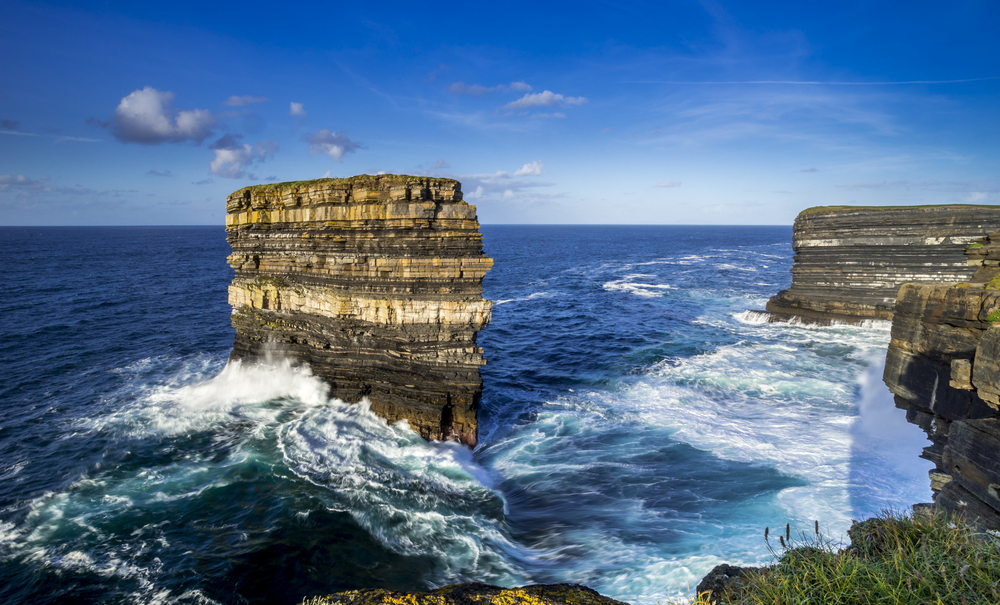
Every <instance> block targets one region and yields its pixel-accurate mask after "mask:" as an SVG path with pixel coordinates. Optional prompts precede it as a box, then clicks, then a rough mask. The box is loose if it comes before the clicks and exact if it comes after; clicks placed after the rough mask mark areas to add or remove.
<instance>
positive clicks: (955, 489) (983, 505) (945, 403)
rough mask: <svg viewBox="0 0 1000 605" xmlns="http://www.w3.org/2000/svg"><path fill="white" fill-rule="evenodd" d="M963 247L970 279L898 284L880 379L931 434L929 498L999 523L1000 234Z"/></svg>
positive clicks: (989, 523) (986, 522)
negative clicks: (969, 266)
mask: <svg viewBox="0 0 1000 605" xmlns="http://www.w3.org/2000/svg"><path fill="white" fill-rule="evenodd" d="M967 254H968V257H969V261H970V263H971V266H972V268H974V269H975V270H976V273H975V275H974V277H973V279H972V281H966V282H958V283H951V284H934V285H919V284H907V285H904V286H903V287H902V288H901V289H900V291H899V299H898V300H897V302H896V316H895V318H894V319H893V322H892V340H891V342H890V343H889V350H888V352H887V354H886V363H885V375H884V378H883V379H884V381H885V383H886V385H887V386H888V387H889V390H890V391H892V393H893V395H894V397H895V401H896V406H897V407H900V408H902V409H904V410H906V419H907V420H908V421H910V422H912V423H914V424H917V425H919V426H920V427H921V428H922V429H923V430H924V431H925V432H926V433H927V437H928V439H929V440H930V442H931V444H930V445H929V446H927V447H925V448H924V452H923V454H922V457H923V458H926V459H928V460H930V461H932V462H933V463H934V464H935V466H936V468H935V469H934V470H932V471H931V472H930V480H931V489H932V491H933V493H934V502H935V504H936V505H938V506H939V507H940V508H943V509H945V510H948V511H951V512H958V513H962V514H963V515H965V516H967V517H969V518H970V519H971V520H973V521H975V522H976V523H977V524H979V525H982V526H985V527H988V528H990V529H1000V289H998V288H1000V277H997V275H998V273H1000V233H994V234H992V235H991V236H989V238H986V239H985V240H984V241H983V242H976V243H973V244H971V245H970V246H969V248H968V250H967Z"/></svg>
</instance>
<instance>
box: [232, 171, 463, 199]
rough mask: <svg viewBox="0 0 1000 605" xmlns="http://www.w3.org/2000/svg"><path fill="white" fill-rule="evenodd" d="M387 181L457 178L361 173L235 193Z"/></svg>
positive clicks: (244, 189)
mask: <svg viewBox="0 0 1000 605" xmlns="http://www.w3.org/2000/svg"><path fill="white" fill-rule="evenodd" d="M385 181H402V182H407V181H425V182H428V183H457V182H458V181H456V180H455V179H443V178H435V177H429V176H413V175H409V174H376V175H371V174H359V175H357V176H351V177H347V178H342V179H334V178H324V179H312V180H308V181H285V182H283V183H268V184H266V185H250V186H249V187H244V188H243V189H240V190H239V191H237V192H235V193H234V195H237V194H240V193H242V192H244V191H247V190H249V191H250V192H252V193H255V194H265V195H267V194H280V193H284V192H286V191H292V190H298V189H301V188H303V187H314V186H316V185H326V186H331V187H335V186H337V185H351V186H352V187H354V186H357V185H379V184H380V183H382V182H385Z"/></svg>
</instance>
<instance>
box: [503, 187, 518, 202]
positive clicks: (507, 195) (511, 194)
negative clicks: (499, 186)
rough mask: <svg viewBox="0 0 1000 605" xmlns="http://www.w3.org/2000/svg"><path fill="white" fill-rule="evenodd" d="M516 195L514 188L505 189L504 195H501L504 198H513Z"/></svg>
mask: <svg viewBox="0 0 1000 605" xmlns="http://www.w3.org/2000/svg"><path fill="white" fill-rule="evenodd" d="M514 195H515V194H514V192H513V191H512V190H510V189H505V190H504V192H503V195H501V196H500V199H503V200H512V199H514Z"/></svg>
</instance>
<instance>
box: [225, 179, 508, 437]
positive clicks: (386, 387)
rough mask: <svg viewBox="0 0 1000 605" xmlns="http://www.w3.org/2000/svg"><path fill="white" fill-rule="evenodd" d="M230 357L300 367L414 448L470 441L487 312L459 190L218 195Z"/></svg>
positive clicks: (477, 239)
mask: <svg viewBox="0 0 1000 605" xmlns="http://www.w3.org/2000/svg"><path fill="white" fill-rule="evenodd" d="M226 212H227V217H226V237H227V239H228V241H229V244H230V245H231V246H232V249H233V253H232V255H230V256H229V258H228V262H229V264H230V265H231V266H232V267H233V269H235V271H236V274H235V276H234V278H233V283H232V285H231V286H230V287H229V303H230V304H231V305H232V307H233V314H232V322H233V327H234V328H235V329H236V338H235V342H234V345H233V352H232V356H231V357H232V358H233V359H246V360H252V361H260V360H262V359H264V358H265V356H266V355H265V354H270V355H273V356H278V357H285V358H289V359H291V360H293V361H295V362H298V363H306V364H308V365H309V367H310V368H311V370H312V372H313V374H314V375H316V376H319V377H320V378H323V379H324V380H326V381H327V382H328V383H329V384H330V386H331V395H333V396H335V397H338V398H340V399H343V400H344V401H348V402H357V401H360V400H361V399H363V398H367V399H368V400H369V401H370V403H371V409H372V410H373V411H374V412H375V413H376V414H378V415H379V416H381V417H383V418H385V419H386V420H387V421H389V422H395V421H399V420H406V421H407V422H408V423H409V425H410V426H411V427H412V428H413V429H414V430H416V431H417V432H419V433H420V434H421V435H422V436H423V437H424V438H425V439H438V440H446V439H450V440H457V441H460V442H462V443H465V444H467V445H469V446H474V445H475V444H476V439H477V409H478V406H479V399H480V396H481V393H482V384H483V383H482V378H481V377H480V374H479V368H480V366H482V365H483V364H485V363H486V362H485V360H484V359H483V351H482V349H480V348H479V347H478V346H477V345H476V334H477V332H479V330H481V329H482V328H483V327H485V326H486V324H487V323H489V320H490V313H491V310H492V303H491V302H490V301H488V300H485V299H484V298H483V295H482V293H483V288H482V283H483V277H484V276H485V275H486V272H487V271H488V270H489V269H490V267H491V266H492V264H493V261H492V260H491V259H489V258H487V257H486V255H485V254H484V253H483V242H482V235H481V234H480V233H479V221H478V220H477V218H476V207H475V206H470V205H469V204H467V203H466V202H464V201H463V200H462V188H461V183H459V182H458V181H456V180H452V179H438V178H429V177H419V176H405V175H390V174H384V175H378V176H368V175H361V176H356V177H351V178H345V179H318V180H314V181H299V182H289V183H276V184H272V185H257V186H253V187H245V188H243V189H240V190H239V191H237V192H235V193H233V194H232V195H230V196H229V197H228V198H227V200H226Z"/></svg>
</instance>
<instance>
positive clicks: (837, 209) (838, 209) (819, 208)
mask: <svg viewBox="0 0 1000 605" xmlns="http://www.w3.org/2000/svg"><path fill="white" fill-rule="evenodd" d="M913 208H990V209H993V210H1000V206H998V205H995V204H924V205H920V206H813V207H812V208H806V209H805V210H803V211H802V212H800V213H799V215H803V214H813V213H815V212H851V211H853V210H894V209H898V210H909V209H913Z"/></svg>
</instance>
